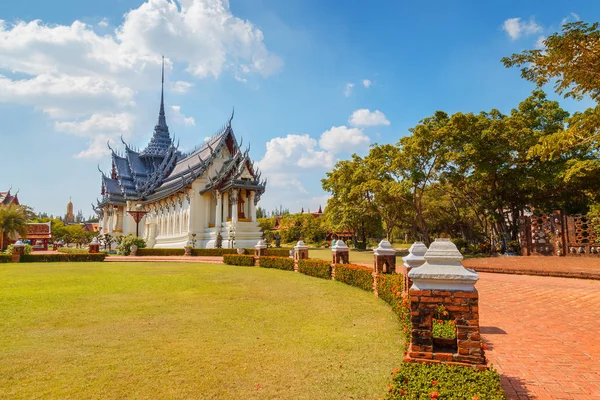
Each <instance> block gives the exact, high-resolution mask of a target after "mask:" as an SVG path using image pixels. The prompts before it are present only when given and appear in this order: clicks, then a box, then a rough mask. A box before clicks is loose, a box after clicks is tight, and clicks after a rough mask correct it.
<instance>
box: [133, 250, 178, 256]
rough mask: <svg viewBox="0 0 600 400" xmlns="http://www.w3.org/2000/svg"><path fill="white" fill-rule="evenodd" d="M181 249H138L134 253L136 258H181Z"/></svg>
mask: <svg viewBox="0 0 600 400" xmlns="http://www.w3.org/2000/svg"><path fill="white" fill-rule="evenodd" d="M183 253H184V250H183V249H138V251H137V252H136V253H135V254H136V255H138V256H163V257H166V256H182V255H183Z"/></svg>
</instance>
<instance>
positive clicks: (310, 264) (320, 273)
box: [298, 258, 331, 279]
mask: <svg viewBox="0 0 600 400" xmlns="http://www.w3.org/2000/svg"><path fill="white" fill-rule="evenodd" d="M298 272H301V273H303V274H306V275H310V276H314V277H316V278H323V279H331V264H329V263H328V262H327V261H324V260H318V259H311V258H308V259H304V260H298Z"/></svg>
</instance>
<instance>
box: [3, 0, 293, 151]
mask: <svg viewBox="0 0 600 400" xmlns="http://www.w3.org/2000/svg"><path fill="white" fill-rule="evenodd" d="M107 26H108V20H107V19H106V18H105V19H102V20H101V21H100V22H98V23H97V24H96V25H94V26H92V25H88V24H85V23H83V22H80V21H74V22H73V23H72V24H71V25H50V24H45V23H44V22H42V21H40V20H34V21H30V22H24V21H21V22H17V23H15V24H8V23H6V22H4V21H2V20H0V73H2V70H6V71H9V72H10V74H8V73H5V74H4V75H0V87H2V90H0V102H6V101H11V102H15V103H18V104H24V105H31V106H33V107H35V108H39V109H42V110H43V111H44V112H46V113H47V114H48V115H49V116H50V117H51V118H55V119H62V120H64V119H66V118H81V117H87V118H90V119H91V118H92V116H93V115H94V114H107V113H113V114H119V113H123V112H130V111H131V109H132V108H135V106H136V102H135V100H136V94H137V93H139V92H143V91H145V90H147V87H148V86H149V83H150V82H152V83H154V84H156V82H157V78H158V77H159V76H160V62H161V59H160V55H161V54H165V55H166V56H167V59H166V60H165V67H166V73H167V74H168V73H169V71H171V70H172V69H173V65H174V63H181V64H183V66H184V68H185V70H186V71H187V72H188V73H190V74H191V75H193V76H195V77H196V78H206V77H214V78H217V77H219V76H220V75H221V74H223V73H230V74H232V75H233V76H234V77H236V78H237V79H239V80H247V78H248V77H249V76H252V75H259V76H262V77H267V76H269V75H272V74H273V73H275V72H277V71H278V70H279V69H281V67H282V65H283V62H282V60H281V59H280V58H279V57H278V56H276V55H274V54H273V53H271V52H270V51H269V50H268V49H267V47H266V45H265V43H264V36H263V33H262V31H261V30H260V29H258V28H257V27H256V26H255V25H254V24H253V23H252V22H250V21H247V20H243V19H240V18H238V17H236V16H234V15H233V14H232V13H231V10H230V8H229V2H228V1H227V0H178V1H177V0H147V1H146V2H144V3H143V4H141V5H140V6H139V7H138V8H136V9H133V10H131V11H129V12H127V13H126V14H125V16H124V20H123V22H122V23H121V25H120V26H118V27H117V28H116V29H115V30H114V32H113V33H109V34H103V35H99V34H97V33H96V31H95V30H94V29H99V28H106V27H107ZM11 74H16V76H19V78H18V79H17V78H11V76H13V75H11ZM21 76H24V78H21ZM192 85H193V84H192V83H190V82H185V81H177V82H175V83H174V84H173V85H172V90H173V92H176V93H185V92H187V91H188V90H189V89H190V88H191V86H192ZM152 87H155V86H152ZM189 121H190V120H188V123H189ZM62 122H64V121H62ZM90 152H91V151H90ZM90 152H87V153H86V152H82V154H88V153H90Z"/></svg>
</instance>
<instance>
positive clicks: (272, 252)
mask: <svg viewBox="0 0 600 400" xmlns="http://www.w3.org/2000/svg"><path fill="white" fill-rule="evenodd" d="M290 250H293V249H287V248H281V249H278V248H273V247H269V248H268V249H267V256H271V257H289V256H290Z"/></svg>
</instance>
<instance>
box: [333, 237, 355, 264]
mask: <svg viewBox="0 0 600 400" xmlns="http://www.w3.org/2000/svg"><path fill="white" fill-rule="evenodd" d="M331 255H332V260H331V261H332V264H350V249H348V246H346V243H344V241H343V240H341V239H340V240H338V241H337V242H335V244H334V245H333V247H331Z"/></svg>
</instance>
